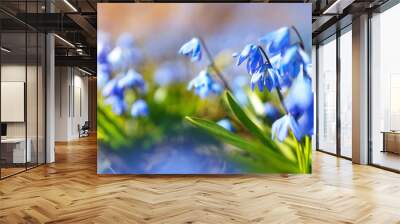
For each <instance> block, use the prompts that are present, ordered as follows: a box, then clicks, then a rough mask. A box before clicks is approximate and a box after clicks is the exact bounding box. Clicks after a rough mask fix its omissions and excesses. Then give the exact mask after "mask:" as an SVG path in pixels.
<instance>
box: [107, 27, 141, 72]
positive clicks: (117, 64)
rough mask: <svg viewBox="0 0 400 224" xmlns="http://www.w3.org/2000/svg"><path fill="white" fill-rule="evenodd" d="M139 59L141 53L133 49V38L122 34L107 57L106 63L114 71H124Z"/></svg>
mask: <svg viewBox="0 0 400 224" xmlns="http://www.w3.org/2000/svg"><path fill="white" fill-rule="evenodd" d="M140 59H141V53H140V51H139V50H138V49H137V48H135V45H134V41H133V37H132V36H131V35H129V34H122V35H121V36H120V37H119V38H118V40H117V45H116V47H115V48H114V49H113V50H112V51H111V52H110V53H109V54H108V55H107V60H108V62H109V63H110V64H111V66H112V69H113V70H116V71H126V70H128V69H129V68H130V67H132V66H133V65H134V64H136V63H137V62H138V61H139V60H140Z"/></svg>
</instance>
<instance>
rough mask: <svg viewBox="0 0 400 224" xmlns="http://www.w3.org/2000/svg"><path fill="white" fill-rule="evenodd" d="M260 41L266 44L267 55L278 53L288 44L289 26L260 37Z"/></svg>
mask: <svg viewBox="0 0 400 224" xmlns="http://www.w3.org/2000/svg"><path fill="white" fill-rule="evenodd" d="M260 42H261V43H263V44H265V45H266V49H267V52H268V55H270V56H272V55H275V54H278V53H280V52H281V51H282V50H283V49H285V48H287V47H288V46H289V45H290V30H289V27H282V28H280V29H278V30H276V31H274V32H271V33H268V34H267V35H265V36H263V37H262V38H260Z"/></svg>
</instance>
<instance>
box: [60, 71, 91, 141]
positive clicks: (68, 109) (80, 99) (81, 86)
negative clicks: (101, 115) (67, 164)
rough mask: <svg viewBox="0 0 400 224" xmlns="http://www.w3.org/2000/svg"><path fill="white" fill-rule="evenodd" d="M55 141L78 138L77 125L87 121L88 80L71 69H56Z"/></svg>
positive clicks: (80, 73)
mask: <svg viewBox="0 0 400 224" xmlns="http://www.w3.org/2000/svg"><path fill="white" fill-rule="evenodd" d="M55 85H56V91H55V120H56V122H55V125H56V133H55V140H56V141H69V140H73V139H77V138H78V137H79V133H78V124H80V125H83V124H84V122H85V121H87V120H88V78H87V77H86V76H84V74H83V73H82V72H80V71H79V70H77V69H76V68H72V67H56V83H55Z"/></svg>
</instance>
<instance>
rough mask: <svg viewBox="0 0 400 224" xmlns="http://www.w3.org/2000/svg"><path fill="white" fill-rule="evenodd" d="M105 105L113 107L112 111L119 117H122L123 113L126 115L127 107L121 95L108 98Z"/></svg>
mask: <svg viewBox="0 0 400 224" xmlns="http://www.w3.org/2000/svg"><path fill="white" fill-rule="evenodd" d="M104 103H105V104H106V105H111V109H112V111H113V112H114V113H115V114H117V115H121V114H122V113H124V112H125V110H126V107H127V106H126V103H125V101H124V98H123V97H121V96H119V95H113V96H110V97H108V98H107V99H106V100H105V101H104Z"/></svg>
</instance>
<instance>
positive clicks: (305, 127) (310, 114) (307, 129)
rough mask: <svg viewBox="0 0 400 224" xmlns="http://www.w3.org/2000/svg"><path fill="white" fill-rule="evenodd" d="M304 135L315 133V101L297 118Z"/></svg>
mask: <svg viewBox="0 0 400 224" xmlns="http://www.w3.org/2000/svg"><path fill="white" fill-rule="evenodd" d="M297 123H298V124H299V128H300V130H301V133H302V135H303V136H304V135H309V136H311V135H313V134H314V101H313V102H312V103H311V104H310V105H309V106H308V108H307V109H306V110H305V111H304V113H303V114H302V115H301V116H300V117H299V118H298V119H297Z"/></svg>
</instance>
